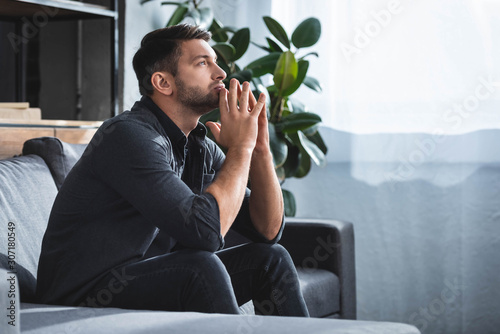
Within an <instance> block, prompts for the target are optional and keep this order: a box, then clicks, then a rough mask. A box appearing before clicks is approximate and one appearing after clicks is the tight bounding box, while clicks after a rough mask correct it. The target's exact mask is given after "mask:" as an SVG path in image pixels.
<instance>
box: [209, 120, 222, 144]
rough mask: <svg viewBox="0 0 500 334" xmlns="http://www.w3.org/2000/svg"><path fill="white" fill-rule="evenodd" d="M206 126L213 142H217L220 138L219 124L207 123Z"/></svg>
mask: <svg viewBox="0 0 500 334" xmlns="http://www.w3.org/2000/svg"><path fill="white" fill-rule="evenodd" d="M206 125H207V126H208V128H209V129H210V131H211V132H212V134H213V135H214V138H215V141H216V142H219V137H220V124H219V123H215V122H207V123H206Z"/></svg>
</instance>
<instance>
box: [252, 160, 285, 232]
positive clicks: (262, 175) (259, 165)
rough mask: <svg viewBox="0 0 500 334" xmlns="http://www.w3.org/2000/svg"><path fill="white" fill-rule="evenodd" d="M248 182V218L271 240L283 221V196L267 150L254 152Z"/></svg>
mask: <svg viewBox="0 0 500 334" xmlns="http://www.w3.org/2000/svg"><path fill="white" fill-rule="evenodd" d="M250 182H251V185H252V192H251V195H250V200H249V207H250V218H251V219H252V222H253V224H254V226H255V228H256V229H257V230H258V231H259V232H260V233H261V234H262V235H264V236H265V237H266V238H267V239H268V240H272V239H274V238H275V237H276V235H277V234H278V232H279V230H280V227H281V222H282V219H283V195H282V193H281V187H280V184H279V181H278V178H277V177H276V172H275V171H274V163H273V157H272V155H271V152H269V151H268V150H266V151H264V152H254V157H253V159H252V165H251V168H250Z"/></svg>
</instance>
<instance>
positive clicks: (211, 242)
mask: <svg viewBox="0 0 500 334" xmlns="http://www.w3.org/2000/svg"><path fill="white" fill-rule="evenodd" d="M109 126H110V127H113V128H111V129H108V132H109V133H110V135H107V136H103V139H102V141H101V142H100V143H98V144H97V145H95V147H93V150H95V152H93V160H92V169H93V172H94V173H95V175H96V176H97V177H101V178H102V181H103V182H105V183H106V184H108V185H109V186H110V187H111V188H112V189H114V190H115V191H116V192H118V193H119V195H120V196H121V197H122V198H124V199H125V200H126V201H128V202H129V203H130V204H131V205H132V206H133V207H134V208H135V209H136V210H137V211H138V212H140V214H141V215H142V216H143V217H144V219H145V220H146V221H147V222H149V223H151V224H153V225H155V226H156V227H158V228H159V229H160V230H162V231H164V232H166V233H167V234H168V235H170V236H171V237H172V238H174V239H176V240H177V242H179V243H181V244H182V245H183V246H185V247H189V248H196V249H201V250H206V251H211V252H214V251H216V250H218V249H220V248H222V247H223V245H224V240H223V238H222V236H221V234H220V220H219V208H218V205H217V201H216V200H215V198H214V197H213V196H212V195H211V194H208V193H202V194H195V193H193V191H192V190H191V189H190V188H189V187H188V186H187V185H186V184H185V183H184V182H183V181H182V180H181V179H180V177H179V176H178V175H177V173H176V172H175V171H174V169H173V162H172V159H171V147H170V143H169V142H168V141H167V140H166V139H165V138H164V137H163V136H161V135H159V134H158V133H155V131H153V130H152V129H148V126H147V124H136V123H134V122H129V121H119V122H115V123H113V124H110V125H109ZM103 130H104V131H106V129H103Z"/></svg>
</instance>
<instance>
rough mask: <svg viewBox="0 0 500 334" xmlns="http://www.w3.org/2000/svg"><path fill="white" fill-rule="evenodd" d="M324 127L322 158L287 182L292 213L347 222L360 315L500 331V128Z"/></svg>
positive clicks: (454, 330) (430, 327)
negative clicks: (370, 130)
mask: <svg viewBox="0 0 500 334" xmlns="http://www.w3.org/2000/svg"><path fill="white" fill-rule="evenodd" d="M321 133H322V135H323V136H324V138H325V141H326V143H327V145H328V147H329V153H328V164H327V166H326V167H324V168H317V167H315V166H314V167H313V169H312V171H311V173H310V174H309V175H308V176H306V178H305V179H301V180H299V179H290V180H287V181H286V182H285V184H284V188H286V189H289V190H291V191H292V192H293V193H294V194H295V196H296V199H297V202H298V203H297V205H298V212H297V216H300V217H315V218H333V219H340V220H346V221H351V222H353V224H354V230H355V239H356V247H355V249H356V275H357V293H358V318H359V319H364V320H383V321H397V322H405V323H411V324H413V325H415V326H417V327H418V328H419V329H420V330H421V331H422V333H425V334H427V333H436V334H437V333H450V334H458V333H467V334H474V333H477V334H482V333H498V328H499V326H500V318H499V317H498V314H499V310H500V292H499V291H498V289H497V285H498V270H499V269H500V258H499V257H498V255H497V254H498V253H499V252H500V237H499V228H500V226H499V223H500V210H499V205H498V204H499V202H500V148H499V147H498V145H494V144H493V143H496V142H498V140H499V139H500V131H498V130H485V131H479V132H474V133H468V134H463V135H457V136H446V137H442V138H440V139H441V141H440V142H436V141H435V140H434V139H435V138H433V137H432V136H431V135H428V134H371V135H359V134H358V135H357V134H352V133H346V132H340V131H337V130H334V129H331V128H321ZM485 147H487V149H484V148H485ZM391 157H392V158H391Z"/></svg>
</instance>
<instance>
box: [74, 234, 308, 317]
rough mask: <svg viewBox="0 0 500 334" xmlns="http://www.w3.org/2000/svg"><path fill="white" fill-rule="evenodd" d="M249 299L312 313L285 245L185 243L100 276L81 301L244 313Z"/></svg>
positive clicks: (266, 307)
mask: <svg viewBox="0 0 500 334" xmlns="http://www.w3.org/2000/svg"><path fill="white" fill-rule="evenodd" d="M249 300H253V303H254V308H255V313H256V314H266V315H284V316H306V317H307V316H309V313H308V311H307V307H306V305H305V302H304V298H303V297H302V294H301V291H300V287H299V282H298V278H297V272H296V270H295V266H294V265H293V262H292V259H291V258H290V255H289V254H288V252H287V251H286V250H285V249H284V248H283V247H282V246H281V245H278V244H273V245H271V244H264V243H250V244H245V245H241V246H236V247H232V248H228V249H225V250H222V251H219V252H216V253H210V252H207V251H201V250H194V249H185V250H179V251H176V252H173V253H169V254H166V255H161V256H156V257H153V258H150V259H147V260H144V261H140V262H136V263H132V264H130V265H126V266H124V267H121V268H118V269H115V270H112V272H111V273H110V274H108V275H107V276H105V277H104V278H103V279H101V280H100V282H99V283H98V284H97V285H96V287H95V289H94V290H93V291H92V292H91V293H90V294H89V295H88V297H87V298H85V299H84V300H83V302H82V304H81V305H84V306H93V307H119V308H128V309H148V310H165V311H197V312H206V313H229V314H239V313H240V312H239V308H238V306H241V305H243V304H244V303H246V302H248V301H249Z"/></svg>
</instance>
